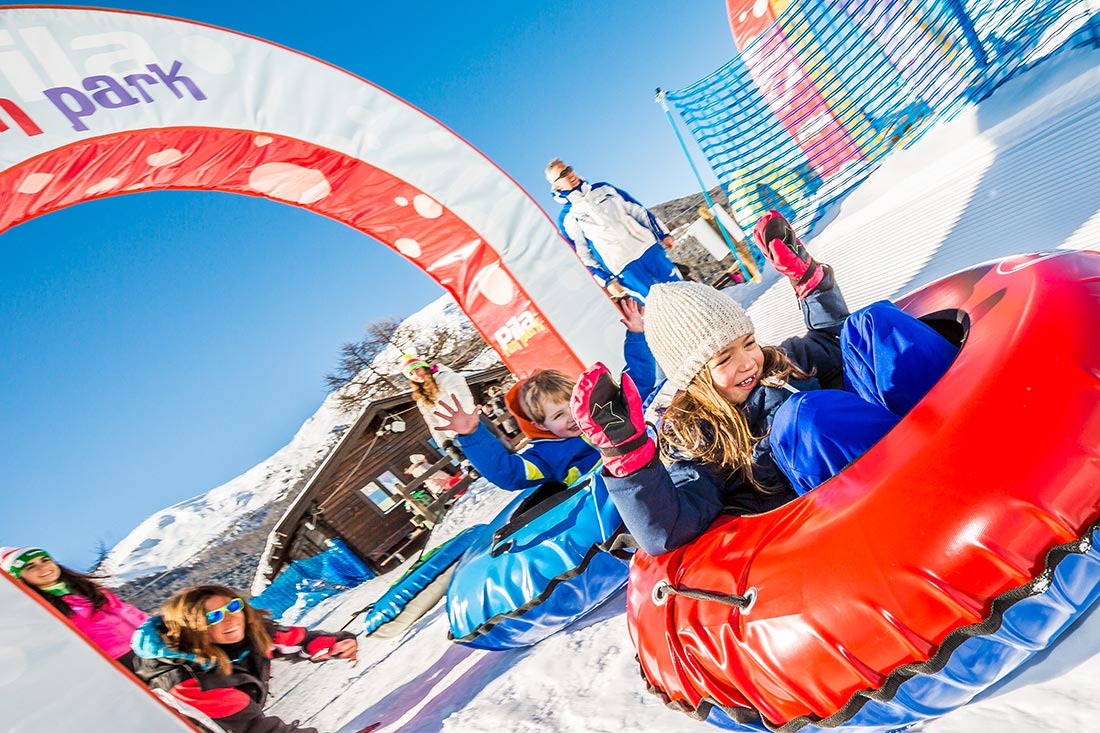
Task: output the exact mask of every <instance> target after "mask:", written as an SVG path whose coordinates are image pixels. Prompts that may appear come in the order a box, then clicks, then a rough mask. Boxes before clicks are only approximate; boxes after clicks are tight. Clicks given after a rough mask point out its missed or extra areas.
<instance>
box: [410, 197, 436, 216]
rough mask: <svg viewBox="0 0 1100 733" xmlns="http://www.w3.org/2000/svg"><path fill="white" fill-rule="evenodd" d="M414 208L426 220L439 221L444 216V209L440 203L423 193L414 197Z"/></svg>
mask: <svg viewBox="0 0 1100 733" xmlns="http://www.w3.org/2000/svg"><path fill="white" fill-rule="evenodd" d="M413 208H414V209H416V213H418V214H420V215H421V216H422V217H424V218H425V219H438V218H439V217H441V216H443V207H442V206H440V204H439V202H438V201H436V200H435V199H433V198H432V197H431V196H426V195H424V194H422V193H418V194H417V195H416V196H414V197H413Z"/></svg>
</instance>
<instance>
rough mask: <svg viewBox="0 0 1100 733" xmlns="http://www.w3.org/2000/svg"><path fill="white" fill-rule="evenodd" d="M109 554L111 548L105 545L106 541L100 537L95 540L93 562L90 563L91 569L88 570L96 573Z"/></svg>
mask: <svg viewBox="0 0 1100 733" xmlns="http://www.w3.org/2000/svg"><path fill="white" fill-rule="evenodd" d="M109 554H111V548H110V547H107V542H106V541H104V539H103V538H102V537H100V538H99V539H97V540H96V541H95V562H94V563H92V569H91V570H89V571H88V572H90V573H98V572H99V569H100V568H101V567H102V566H103V563H104V562H105V561H106V560H107V556H108V555H109Z"/></svg>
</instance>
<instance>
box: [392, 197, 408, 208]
mask: <svg viewBox="0 0 1100 733" xmlns="http://www.w3.org/2000/svg"><path fill="white" fill-rule="evenodd" d="M393 202H394V203H395V204H397V205H398V206H408V205H409V200H408V199H407V198H405V197H404V196H398V197H397V198H395V199H394V200H393Z"/></svg>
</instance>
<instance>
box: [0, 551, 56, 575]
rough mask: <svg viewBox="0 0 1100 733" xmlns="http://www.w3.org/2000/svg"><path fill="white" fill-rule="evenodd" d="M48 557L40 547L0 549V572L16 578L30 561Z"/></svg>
mask: <svg viewBox="0 0 1100 733" xmlns="http://www.w3.org/2000/svg"><path fill="white" fill-rule="evenodd" d="M49 556H50V553H48V552H46V551H45V550H43V549H42V548H41V547H0V570H3V571H4V572H6V573H8V574H9V575H11V576H12V577H15V578H18V577H19V576H20V575H21V574H22V573H23V568H25V567H26V566H27V563H29V562H30V561H31V560H34V559H35V558H37V557H49Z"/></svg>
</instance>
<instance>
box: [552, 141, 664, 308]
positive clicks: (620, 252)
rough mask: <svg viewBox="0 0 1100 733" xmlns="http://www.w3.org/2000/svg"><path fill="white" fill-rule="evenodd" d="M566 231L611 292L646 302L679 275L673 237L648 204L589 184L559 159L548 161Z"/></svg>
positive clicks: (603, 185)
mask: <svg viewBox="0 0 1100 733" xmlns="http://www.w3.org/2000/svg"><path fill="white" fill-rule="evenodd" d="M546 180H547V181H549V183H550V188H551V190H553V192H554V200H555V201H557V202H558V203H561V204H564V208H563V209H562V212H561V215H560V216H559V217H558V228H559V229H560V230H561V233H562V236H564V237H565V239H566V241H568V242H569V244H570V246H571V247H573V249H574V250H576V252H577V255H578V256H580V258H581V262H583V263H584V265H585V267H587V268H588V271H589V272H591V273H592V277H594V278H595V279H596V282H598V283H599V284H600V286H601V287H603V288H604V289H606V290H607V292H608V295H610V296H611V297H613V298H620V297H623V296H625V295H630V296H633V297H635V298H637V299H638V300H639V301H641V302H643V303H644V302H645V298H646V296H647V295H648V294H649V288H650V286H651V285H654V284H655V283H665V282H676V281H679V280H681V279H682V278H681V277H680V273H679V271H678V270H677V269H676V265H674V264H673V263H672V260H670V259H669V258H668V255H667V254H666V250H670V249H672V246H673V245H674V244H675V241H674V240H673V239H672V237H671V236H670V235H669V232H668V228H667V227H665V225H664V224H662V223H661V221H660V219H658V218H657V217H656V216H654V215H653V214H652V213H651V212H650V211H649V210H648V209H647V208H645V207H644V206H642V205H641V204H640V203H638V202H637V201H635V200H634V198H633V197H632V196H631V195H630V194H628V193H627V192H626V191H623V190H622V189H620V188H616V187H615V186H612V185H611V184H610V183H589V182H588V181H585V180H584V179H583V178H581V177H580V176H578V175H577V173H576V172H575V171H574V170H573V168H572V166H569V165H566V164H565V163H564V162H562V161H561V160H559V159H557V158H555V159H554V160H552V161H550V164H549V165H547V166H546Z"/></svg>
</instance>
